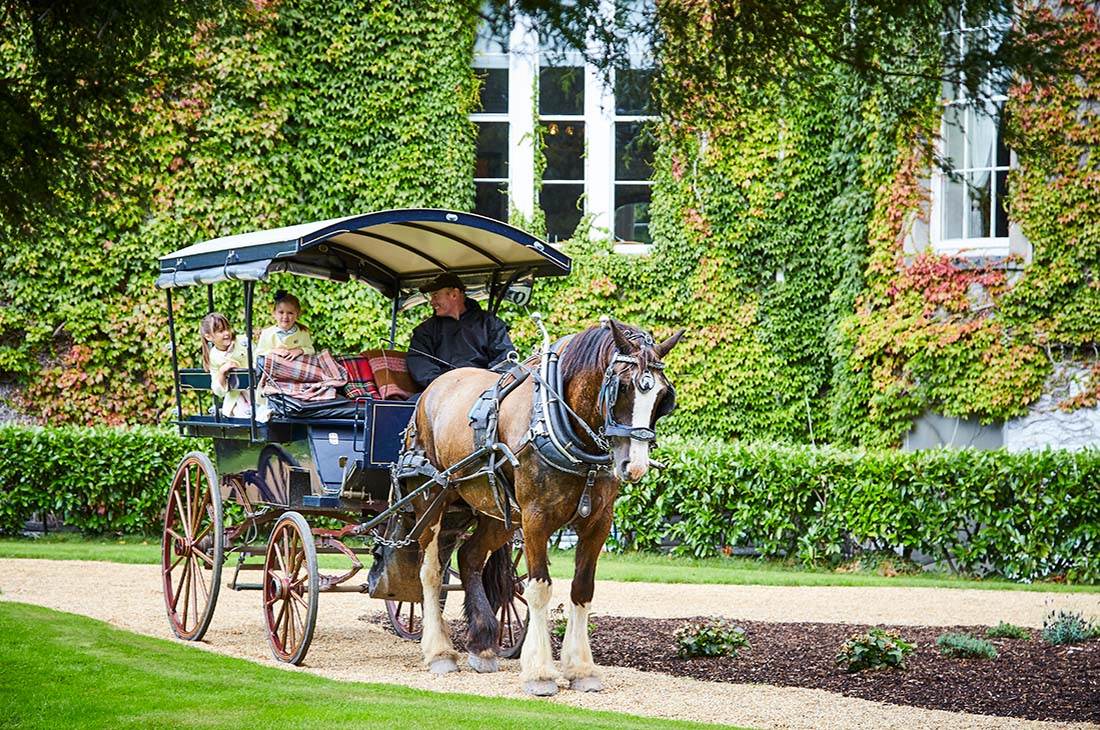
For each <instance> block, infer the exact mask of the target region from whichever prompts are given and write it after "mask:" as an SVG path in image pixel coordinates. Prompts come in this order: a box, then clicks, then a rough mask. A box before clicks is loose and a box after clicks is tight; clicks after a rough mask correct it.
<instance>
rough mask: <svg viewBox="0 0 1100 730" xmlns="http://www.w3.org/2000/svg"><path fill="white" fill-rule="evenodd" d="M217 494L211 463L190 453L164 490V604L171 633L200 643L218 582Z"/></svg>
mask: <svg viewBox="0 0 1100 730" xmlns="http://www.w3.org/2000/svg"><path fill="white" fill-rule="evenodd" d="M223 540H224V533H223V529H222V502H221V491H220V488H219V486H218V483H217V476H216V474H215V472H214V467H213V465H212V464H211V463H210V460H209V459H208V458H206V456H205V455H204V454H201V453H198V452H193V453H191V454H188V455H187V456H185V457H184V459H183V461H182V462H180V465H179V467H178V468H177V469H176V475H175V477H174V478H173V480H172V486H171V488H170V489H169V490H168V504H167V506H166V508H165V511H164V533H163V537H162V540H161V577H162V581H163V589H164V603H165V608H166V609H167V612H168V622H169V625H170V626H171V627H172V632H173V633H174V634H175V635H176V636H178V637H179V638H181V639H185V640H187V641H198V640H199V639H201V638H202V637H203V636H204V635H205V634H206V630H207V628H209V626H210V619H211V618H212V617H213V613H214V606H215V604H216V603H217V599H218V588H219V585H220V582H221V567H222V558H223Z"/></svg>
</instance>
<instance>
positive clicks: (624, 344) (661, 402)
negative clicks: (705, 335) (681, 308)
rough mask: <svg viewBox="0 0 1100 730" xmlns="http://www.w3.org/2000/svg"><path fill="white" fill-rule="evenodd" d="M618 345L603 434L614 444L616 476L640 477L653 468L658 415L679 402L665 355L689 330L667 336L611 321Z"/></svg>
mask: <svg viewBox="0 0 1100 730" xmlns="http://www.w3.org/2000/svg"><path fill="white" fill-rule="evenodd" d="M609 325H610V329H611V335H612V337H613V338H614V343H615V348H614V352H613V353H612V357H611V360H610V362H609V363H608V365H607V369H606V370H605V371H604V379H603V384H602V386H601V387H600V394H599V410H600V411H601V412H602V414H603V416H604V426H603V435H604V437H605V438H606V439H607V440H608V442H609V444H610V446H611V464H612V468H613V469H614V472H615V476H617V477H618V478H619V479H622V480H623V481H627V482H636V481H638V480H639V479H641V478H642V477H643V476H645V474H646V472H647V471H649V463H650V462H649V451H650V449H651V448H652V447H653V444H654V442H655V440H656V438H657V434H656V431H655V428H656V424H657V420H658V419H660V418H662V417H663V416H667V415H668V414H669V413H671V412H672V410H673V409H674V408H675V407H676V391H675V390H674V389H673V387H672V384H671V383H669V381H668V378H667V377H665V372H664V367H665V366H664V362H663V359H664V357H665V355H667V354H668V353H669V351H670V350H671V349H672V348H673V347H674V346H675V345H676V343H677V342H679V341H680V338H681V337H682V336H683V334H684V330H680V331H679V332H677V333H676V334H674V335H672V337H669V338H668V339H667V340H665V341H664V342H660V343H658V342H655V341H654V339H653V336H652V335H651V334H649V333H648V332H644V331H642V330H640V329H636V328H634V327H629V326H626V325H622V324H619V323H618V322H616V321H615V320H610V322H609Z"/></svg>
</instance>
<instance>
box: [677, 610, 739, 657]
mask: <svg viewBox="0 0 1100 730" xmlns="http://www.w3.org/2000/svg"><path fill="white" fill-rule="evenodd" d="M675 636H676V644H677V646H676V656H678V657H680V658H681V659H689V658H691V657H700V656H737V653H738V652H739V651H741V649H744V648H747V647H748V645H749V639H748V637H747V636H745V630H744V629H743V628H741V627H740V626H735V625H734V623H733V622H732V621H729V620H727V619H723V618H712V619H707V620H704V621H694V622H692V623H686V624H684V625H683V626H681V627H680V628H678V629H676V634H675Z"/></svg>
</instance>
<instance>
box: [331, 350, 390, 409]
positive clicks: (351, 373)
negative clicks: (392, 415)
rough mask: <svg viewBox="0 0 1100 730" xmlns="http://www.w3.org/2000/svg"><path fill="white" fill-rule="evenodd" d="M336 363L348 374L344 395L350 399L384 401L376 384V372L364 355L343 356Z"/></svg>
mask: <svg viewBox="0 0 1100 730" xmlns="http://www.w3.org/2000/svg"><path fill="white" fill-rule="evenodd" d="M336 362H338V363H340V366H341V367H343V368H344V370H345V371H346V372H347V374H348V384H347V385H345V386H344V395H345V396H347V397H348V398H352V399H357V398H373V399H374V400H382V394H381V393H379V392H378V385H377V384H376V383H375V382H374V371H373V370H371V367H370V360H368V359H367V358H365V357H363V356H362V355H341V356H339V357H337V358H336Z"/></svg>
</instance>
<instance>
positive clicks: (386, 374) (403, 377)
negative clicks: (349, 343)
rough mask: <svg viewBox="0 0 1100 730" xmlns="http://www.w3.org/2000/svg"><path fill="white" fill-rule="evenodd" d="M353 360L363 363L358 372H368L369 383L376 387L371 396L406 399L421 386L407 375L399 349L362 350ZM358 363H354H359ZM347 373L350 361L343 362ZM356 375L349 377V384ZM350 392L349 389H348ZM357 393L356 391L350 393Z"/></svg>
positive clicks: (405, 365)
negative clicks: (363, 365)
mask: <svg viewBox="0 0 1100 730" xmlns="http://www.w3.org/2000/svg"><path fill="white" fill-rule="evenodd" d="M355 360H358V361H360V362H361V363H363V364H365V366H366V367H361V368H360V369H359V370H358V372H360V373H369V378H370V380H371V385H372V386H374V387H375V388H376V391H377V394H375V393H373V392H372V393H370V395H371V396H373V397H376V398H381V399H382V400H407V399H408V398H409V396H411V395H412V394H413V393H419V392H420V391H421V390H422V388H421V387H420V386H419V385H417V384H416V382H415V381H414V380H413V379H412V376H411V375H409V367H408V365H407V364H406V362H405V353H404V352H402V351H401V350H381V349H374V350H364V351H363V352H362V353H360V354H359V356H358V357H356V358H355ZM359 364H360V363H356V365H359ZM344 365H345V368H348V371H349V374H350V373H352V369H351V368H350V367H349V365H351V363H347V362H345V363H344ZM358 379H359V378H356V377H349V385H351V384H352V381H355V380H358ZM349 392H350V391H349ZM352 395H353V396H354V395H358V393H352Z"/></svg>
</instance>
